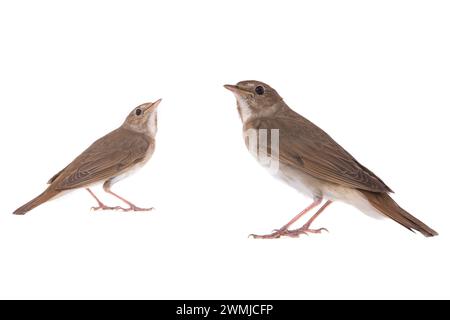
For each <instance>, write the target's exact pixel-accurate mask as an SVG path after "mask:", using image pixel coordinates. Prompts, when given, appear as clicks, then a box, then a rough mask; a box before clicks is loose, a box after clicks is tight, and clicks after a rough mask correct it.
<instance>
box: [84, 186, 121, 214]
mask: <svg viewBox="0 0 450 320" xmlns="http://www.w3.org/2000/svg"><path fill="white" fill-rule="evenodd" d="M86 190H87V191H88V192H89V193H90V194H91V196H93V197H94V199H95V200H96V201H97V203H98V207H92V208H91V210H94V211H98V210H118V209H120V207H109V206H107V205H105V204H104V203H103V202H101V201H100V199H99V198H97V196H96V195H95V194H94V192H92V190H91V189H89V188H86Z"/></svg>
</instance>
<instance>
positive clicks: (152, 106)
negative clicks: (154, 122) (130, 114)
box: [144, 99, 162, 112]
mask: <svg viewBox="0 0 450 320" xmlns="http://www.w3.org/2000/svg"><path fill="white" fill-rule="evenodd" d="M161 101H162V99H158V100H156V101H155V102H153V103H151V102H149V103H148V104H147V107H146V108H145V110H144V112H149V111H153V110H155V109H156V108H157V107H158V105H159V104H160V103H161Z"/></svg>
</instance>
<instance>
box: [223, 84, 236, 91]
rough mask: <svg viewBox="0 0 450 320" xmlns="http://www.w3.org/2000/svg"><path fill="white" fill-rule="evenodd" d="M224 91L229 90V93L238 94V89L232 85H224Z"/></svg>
mask: <svg viewBox="0 0 450 320" xmlns="http://www.w3.org/2000/svg"><path fill="white" fill-rule="evenodd" d="M224 87H225V89H228V90H230V91H231V92H238V91H239V87H238V86H235V85H232V84H226V85H224Z"/></svg>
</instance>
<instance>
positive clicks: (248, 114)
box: [237, 99, 289, 126]
mask: <svg viewBox="0 0 450 320" xmlns="http://www.w3.org/2000/svg"><path fill="white" fill-rule="evenodd" d="M237 107H238V112H239V116H240V117H241V120H242V124H244V126H245V124H246V123H248V122H250V121H252V120H254V119H257V118H268V117H274V116H276V115H277V114H279V113H280V112H283V111H284V110H285V109H286V108H287V109H289V107H288V106H287V105H286V104H285V103H284V102H283V101H280V102H277V103H275V104H273V105H271V106H267V107H264V108H261V109H260V110H255V109H254V108H253V107H251V106H250V105H249V104H248V103H247V101H245V100H244V99H238V100H237Z"/></svg>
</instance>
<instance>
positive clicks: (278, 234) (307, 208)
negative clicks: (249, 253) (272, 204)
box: [249, 198, 322, 239]
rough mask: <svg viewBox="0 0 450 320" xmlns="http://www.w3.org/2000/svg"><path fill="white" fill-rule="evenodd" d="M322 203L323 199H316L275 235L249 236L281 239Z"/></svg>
mask: <svg viewBox="0 0 450 320" xmlns="http://www.w3.org/2000/svg"><path fill="white" fill-rule="evenodd" d="M321 202H322V198H319V199H316V200H314V202H313V203H311V204H310V205H309V206H308V207H306V209H305V210H303V211H302V212H300V213H299V214H297V215H296V216H295V217H294V218H292V219H291V221H289V222H288V223H286V224H285V225H284V226H282V227H281V228H280V229H278V230H275V231H274V232H273V233H271V234H266V235H256V234H251V235H249V237H253V238H254V239H276V238H280V237H281V236H283V235H287V233H288V228H289V227H290V226H291V225H292V224H293V223H295V222H296V221H297V220H298V219H300V218H301V217H302V216H304V215H305V214H306V213H308V212H309V211H310V210H311V209H313V208H315V207H317V206H318V205H319V204H320V203H321Z"/></svg>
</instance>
